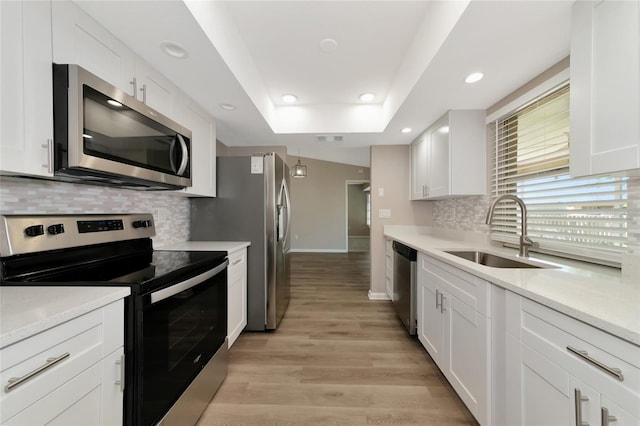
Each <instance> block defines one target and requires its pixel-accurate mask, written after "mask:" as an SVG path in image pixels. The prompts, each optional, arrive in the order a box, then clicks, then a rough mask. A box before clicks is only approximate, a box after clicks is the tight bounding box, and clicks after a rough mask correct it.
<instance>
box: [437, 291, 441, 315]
mask: <svg viewBox="0 0 640 426" xmlns="http://www.w3.org/2000/svg"><path fill="white" fill-rule="evenodd" d="M436 309H440V311H441V312H442V309H441V308H440V291H439V290H438V289H436Z"/></svg>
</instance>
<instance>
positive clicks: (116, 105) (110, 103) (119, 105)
mask: <svg viewBox="0 0 640 426" xmlns="http://www.w3.org/2000/svg"><path fill="white" fill-rule="evenodd" d="M107 103H108V104H109V105H111V106H114V107H116V108H120V107H121V106H122V104H121V103H120V102H118V101H114V100H113V99H109V100H108V101H107Z"/></svg>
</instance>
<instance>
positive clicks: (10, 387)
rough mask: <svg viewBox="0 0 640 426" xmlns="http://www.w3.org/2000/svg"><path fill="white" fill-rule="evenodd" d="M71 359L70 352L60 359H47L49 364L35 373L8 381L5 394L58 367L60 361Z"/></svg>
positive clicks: (34, 371) (42, 366) (37, 369)
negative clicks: (55, 366)
mask: <svg viewBox="0 0 640 426" xmlns="http://www.w3.org/2000/svg"><path fill="white" fill-rule="evenodd" d="M66 358H69V352H66V353H64V354H62V355H60V356H59V357H56V358H47V362H46V363H45V364H43V365H41V366H40V367H38V368H36V369H35V370H33V371H30V372H29V373H27V374H25V375H24V376H22V377H12V378H10V379H9V380H8V381H7V386H5V387H4V391H5V392H9V391H11V390H13V389H15V388H16V387H18V386H20V385H21V384H23V383H25V382H27V381H29V380H31V379H33V378H34V377H36V376H37V375H38V374H40V373H42V372H43V371H45V370H47V369H49V368H51V367H53V366H54V365H56V364H57V363H59V362H60V361H62V360H64V359H66Z"/></svg>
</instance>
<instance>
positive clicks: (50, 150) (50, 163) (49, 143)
mask: <svg viewBox="0 0 640 426" xmlns="http://www.w3.org/2000/svg"><path fill="white" fill-rule="evenodd" d="M42 147H43V148H46V149H47V164H43V165H42V167H44V168H46V169H47V171H48V172H49V173H53V139H47V143H45V144H42Z"/></svg>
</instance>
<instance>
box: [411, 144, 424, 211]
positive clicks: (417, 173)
mask: <svg viewBox="0 0 640 426" xmlns="http://www.w3.org/2000/svg"><path fill="white" fill-rule="evenodd" d="M427 149H428V141H427V135H426V134H424V133H423V134H422V135H420V136H419V137H418V139H416V140H415V141H413V142H412V143H411V199H412V200H423V199H425V198H426V196H427V195H426V194H427V192H426V191H427V169H428V166H427V155H428V154H427Z"/></svg>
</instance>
